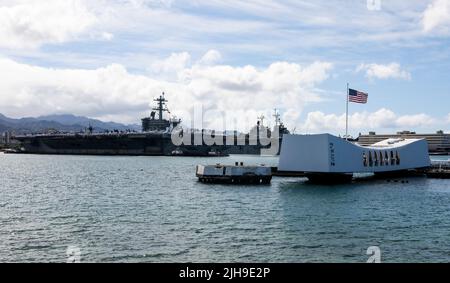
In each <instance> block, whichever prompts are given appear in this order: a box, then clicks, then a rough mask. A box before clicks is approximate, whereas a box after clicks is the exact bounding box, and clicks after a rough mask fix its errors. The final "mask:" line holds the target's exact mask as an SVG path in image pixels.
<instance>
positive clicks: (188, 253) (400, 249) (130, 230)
mask: <svg viewBox="0 0 450 283" xmlns="http://www.w3.org/2000/svg"><path fill="white" fill-rule="evenodd" d="M433 158H434V157H433ZM235 161H243V162H244V163H245V164H248V165H260V164H265V165H268V166H276V165H277V162H278V160H277V158H276V157H256V156H230V157H223V158H222V157H221V158H187V157H107V156H105V157H99V156H50V155H49V156H46V155H14V154H11V155H7V154H1V155H0V261H1V262H66V261H67V258H68V255H69V253H68V248H70V249H72V250H73V249H75V250H77V252H78V256H79V259H80V261H81V262H360V263H363V262H366V261H367V259H368V258H369V256H368V255H367V254H366V251H367V249H368V248H369V247H371V246H376V247H379V249H380V250H381V260H382V262H449V261H450V206H449V204H450V180H435V179H427V178H422V177H410V178H401V179H397V180H390V182H388V180H370V181H364V180H361V181H358V182H355V183H352V184H346V185H335V186H321V185H313V184H309V183H308V182H306V179H302V178H278V177H274V178H273V180H272V183H271V184H270V185H266V186H248V185H245V186H230V185H211V184H202V183H199V182H198V180H197V178H196V176H195V167H196V165H197V164H216V163H222V164H234V162H235Z"/></svg>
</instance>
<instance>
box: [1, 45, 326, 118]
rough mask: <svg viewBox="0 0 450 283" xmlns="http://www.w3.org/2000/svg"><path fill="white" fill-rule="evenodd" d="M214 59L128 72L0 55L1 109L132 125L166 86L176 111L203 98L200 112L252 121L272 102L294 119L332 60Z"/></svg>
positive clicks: (175, 57) (178, 60)
mask: <svg viewBox="0 0 450 283" xmlns="http://www.w3.org/2000/svg"><path fill="white" fill-rule="evenodd" d="M220 58H221V55H220V53H219V52H218V51H215V50H211V51H209V52H207V53H206V54H205V55H204V56H202V57H200V58H199V59H198V60H193V59H192V58H191V56H190V54H188V53H185V52H183V53H177V54H172V55H171V56H169V57H168V58H167V59H165V60H159V61H156V62H155V64H153V65H152V67H151V68H150V70H149V75H136V74H133V73H130V72H129V71H128V70H127V69H126V68H125V67H124V66H122V65H120V64H111V65H108V66H105V67H102V68H97V69H92V70H88V69H55V68H47V67H39V66H33V65H29V64H23V63H19V62H16V61H14V60H11V59H6V58H3V59H0V75H1V77H2V78H3V79H2V80H1V81H0V113H4V114H7V115H11V116H13V117H17V116H21V115H23V113H27V116H38V115H43V114H50V113H73V114H77V115H87V116H90V117H93V118H99V119H103V120H114V121H118V122H125V123H131V122H138V121H139V119H140V118H141V117H142V116H143V115H148V111H149V109H150V106H149V104H150V102H151V101H152V99H153V98H154V97H155V96H157V95H159V94H160V93H161V92H163V91H165V92H166V93H167V97H168V99H169V100H170V107H171V109H172V110H173V113H174V114H180V115H179V116H182V114H186V113H189V111H191V110H192V107H193V106H194V105H196V104H202V105H203V107H204V108H205V110H215V111H217V112H219V113H225V112H229V111H231V110H233V111H242V112H245V111H250V112H251V115H253V119H254V121H253V122H255V121H256V117H257V115H258V114H260V113H267V111H269V113H267V115H266V116H269V115H270V114H271V113H270V111H271V109H272V108H273V107H278V108H281V109H285V110H286V111H287V110H289V109H290V112H289V113H291V114H290V116H289V117H293V118H296V117H297V118H298V115H293V114H292V113H294V112H295V113H301V112H302V110H303V108H304V106H305V105H308V104H310V103H313V102H319V101H321V100H322V98H321V96H320V94H319V93H318V92H317V87H318V86H319V85H320V83H322V82H323V81H325V80H326V79H327V78H328V77H329V73H330V71H331V70H332V68H333V65H332V64H331V63H330V62H313V63H311V64H310V65H304V66H303V65H300V64H296V63H290V62H274V63H272V64H270V65H269V66H267V67H264V68H257V67H255V66H251V65H247V66H241V67H232V66H229V65H221V64H217V63H215V62H217V61H218V60H220ZM192 61H193V62H192ZM237 118H238V119H239V118H240V117H237ZM241 118H244V117H241ZM286 122H290V123H292V124H295V123H296V122H298V121H295V120H291V121H286ZM209 126H211V127H214V126H221V125H214V124H211V125H209Z"/></svg>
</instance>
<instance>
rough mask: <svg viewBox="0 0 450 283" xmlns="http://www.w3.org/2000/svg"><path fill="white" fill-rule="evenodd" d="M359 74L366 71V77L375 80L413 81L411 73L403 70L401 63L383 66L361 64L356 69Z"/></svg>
mask: <svg viewBox="0 0 450 283" xmlns="http://www.w3.org/2000/svg"><path fill="white" fill-rule="evenodd" d="M356 71H357V72H361V71H365V72H366V77H367V78H368V79H370V80H373V79H402V80H411V73H409V72H407V71H405V70H402V68H401V66H400V64H399V63H395V62H393V63H390V64H387V65H382V64H361V65H359V67H358V68H357V69H356Z"/></svg>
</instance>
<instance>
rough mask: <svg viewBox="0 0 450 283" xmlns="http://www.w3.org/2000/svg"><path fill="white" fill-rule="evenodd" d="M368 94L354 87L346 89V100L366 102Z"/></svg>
mask: <svg viewBox="0 0 450 283" xmlns="http://www.w3.org/2000/svg"><path fill="white" fill-rule="evenodd" d="M368 98H369V94H367V93H365V92H361V91H357V90H354V89H349V90H348V101H349V102H354V103H361V104H366V103H367V99H368Z"/></svg>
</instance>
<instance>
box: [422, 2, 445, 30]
mask: <svg viewBox="0 0 450 283" xmlns="http://www.w3.org/2000/svg"><path fill="white" fill-rule="evenodd" d="M449 24H450V1H449V0H434V1H433V3H432V4H430V5H428V8H427V9H426V10H425V12H424V13H423V17H422V25H423V30H424V31H425V32H431V31H433V30H435V29H438V28H439V27H442V26H446V25H449Z"/></svg>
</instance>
